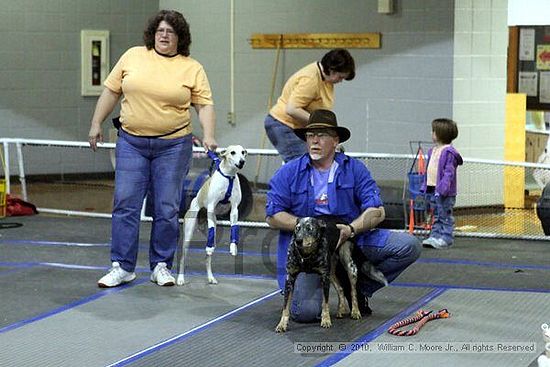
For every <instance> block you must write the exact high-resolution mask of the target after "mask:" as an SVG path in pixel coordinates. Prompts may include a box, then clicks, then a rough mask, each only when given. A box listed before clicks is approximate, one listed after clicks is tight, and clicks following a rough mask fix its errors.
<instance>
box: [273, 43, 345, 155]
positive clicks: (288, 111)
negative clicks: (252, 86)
mask: <svg viewBox="0 0 550 367" xmlns="http://www.w3.org/2000/svg"><path fill="white" fill-rule="evenodd" d="M354 77H355V62H354V60H353V57H352V56H351V55H350V53H349V52H348V51H347V50H345V49H342V48H338V49H334V50H331V51H329V52H327V53H326V54H325V55H324V56H323V58H322V59H321V61H320V62H314V63H311V64H309V65H307V66H305V67H303V68H302V69H300V70H298V71H297V72H296V73H295V74H294V75H292V76H291V77H290V78H289V79H288V80H287V82H286V83H285V85H284V87H283V91H282V93H281V96H280V97H279V99H278V100H277V103H276V104H275V105H274V106H273V108H271V110H270V111H269V114H268V115H267V117H266V118H265V121H264V126H265V131H266V133H267V137H268V138H269V140H270V141H271V144H273V146H274V147H275V149H277V151H278V152H279V154H280V155H281V157H282V158H283V160H284V161H285V162H288V161H290V160H291V159H294V158H296V157H299V156H301V155H302V154H304V153H306V151H307V149H306V144H305V143H304V142H303V141H302V140H300V139H299V138H298V137H297V136H296V135H295V134H294V132H293V130H294V129H297V128H303V127H305V125H306V124H307V121H308V119H309V114H310V113H311V112H313V111H314V110H318V109H325V110H332V106H333V105H334V84H338V83H340V82H341V81H342V80H344V79H345V80H352V79H353V78H354Z"/></svg>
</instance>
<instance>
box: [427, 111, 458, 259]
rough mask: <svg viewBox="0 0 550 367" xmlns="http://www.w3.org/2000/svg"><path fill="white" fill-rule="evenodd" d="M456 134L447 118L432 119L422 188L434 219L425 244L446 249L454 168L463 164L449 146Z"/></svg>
mask: <svg viewBox="0 0 550 367" xmlns="http://www.w3.org/2000/svg"><path fill="white" fill-rule="evenodd" d="M457 136H458V128H457V126H456V123H455V122H454V121H453V120H450V119H444V118H440V119H435V120H433V121H432V140H433V142H434V143H435V146H434V147H433V148H431V149H430V150H429V151H428V168H427V170H426V179H425V182H424V185H423V191H424V192H425V194H426V202H427V203H428V211H430V210H433V215H434V222H433V225H432V230H431V232H430V237H429V238H427V239H425V240H424V241H422V245H423V246H424V247H432V248H435V249H444V248H448V247H449V246H451V245H452V244H453V228H454V222H455V220H454V217H453V207H454V205H455V200H456V168H457V167H458V166H460V165H461V164H462V157H461V156H460V153H458V151H457V150H456V149H455V148H454V147H453V146H452V145H451V143H452V141H453V140H454V139H456V137H457Z"/></svg>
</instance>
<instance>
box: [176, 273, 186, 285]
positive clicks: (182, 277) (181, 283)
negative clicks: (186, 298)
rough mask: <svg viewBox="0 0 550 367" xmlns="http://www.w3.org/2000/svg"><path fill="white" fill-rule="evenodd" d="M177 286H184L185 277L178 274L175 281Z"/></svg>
mask: <svg viewBox="0 0 550 367" xmlns="http://www.w3.org/2000/svg"><path fill="white" fill-rule="evenodd" d="M176 284H177V285H184V284H185V276H184V275H183V274H178V277H177V279H176Z"/></svg>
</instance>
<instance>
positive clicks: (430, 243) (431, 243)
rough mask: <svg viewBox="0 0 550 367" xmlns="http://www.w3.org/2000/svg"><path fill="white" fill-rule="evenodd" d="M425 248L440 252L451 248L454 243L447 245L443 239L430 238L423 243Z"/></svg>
mask: <svg viewBox="0 0 550 367" xmlns="http://www.w3.org/2000/svg"><path fill="white" fill-rule="evenodd" d="M422 245H423V246H424V247H431V248H435V249H438V250H442V249H447V248H449V247H451V245H452V243H447V242H445V240H444V239H443V238H434V237H429V238H426V239H425V240H424V241H422Z"/></svg>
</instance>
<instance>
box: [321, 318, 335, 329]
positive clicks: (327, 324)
mask: <svg viewBox="0 0 550 367" xmlns="http://www.w3.org/2000/svg"><path fill="white" fill-rule="evenodd" d="M321 327H323V328H327V329H328V328H329V327H332V321H331V320H330V317H321Z"/></svg>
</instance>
